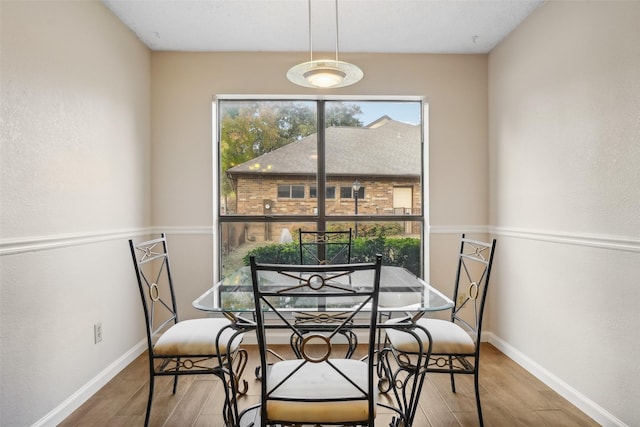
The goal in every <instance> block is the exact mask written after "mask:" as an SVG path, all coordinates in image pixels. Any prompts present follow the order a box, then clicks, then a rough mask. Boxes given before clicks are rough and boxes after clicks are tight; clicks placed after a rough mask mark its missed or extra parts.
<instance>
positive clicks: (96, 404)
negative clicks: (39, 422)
mask: <svg viewBox="0 0 640 427" xmlns="http://www.w3.org/2000/svg"><path fill="white" fill-rule="evenodd" d="M245 348H247V350H248V352H249V363H248V364H247V370H246V372H245V374H244V378H245V379H246V380H247V381H248V382H249V387H250V389H249V392H248V393H247V395H246V396H243V397H241V398H240V405H241V406H242V407H246V406H248V405H251V404H253V403H256V402H257V401H258V394H257V393H259V392H260V388H259V385H258V383H257V381H256V379H255V376H254V367H255V366H257V365H258V363H259V362H258V355H257V351H256V348H255V346H245ZM481 357H482V359H481V368H480V388H481V391H480V397H481V399H482V406H483V412H484V421H485V426H487V427H510V426H531V427H543V426H550V427H574V426H581V427H582V426H586V427H588V426H598V424H597V423H596V422H595V421H593V420H591V419H590V418H589V417H587V416H586V415H585V414H584V413H582V412H581V411H580V410H578V409H577V408H576V407H574V406H573V405H571V404H570V403H569V402H568V401H566V400H565V399H563V398H562V397H560V395H558V394H557V393H556V392H554V391H552V390H551V389H550V388H548V387H547V386H545V385H544V384H543V383H542V382H540V381H539V380H537V379H536V378H534V377H533V376H532V375H531V374H529V373H528V372H527V371H525V370H524V369H523V368H521V367H520V366H519V365H517V364H516V363H515V362H513V361H512V360H510V359H509V358H508V357H506V356H505V355H504V354H502V353H501V352H500V351H498V350H497V349H496V348H495V347H493V346H491V345H490V344H483V348H482V356H481ZM147 363H148V362H147V358H146V355H142V356H140V357H138V358H137V359H136V360H135V361H134V362H132V363H131V364H130V365H129V366H128V367H127V368H125V369H124V370H123V371H122V372H120V373H119V374H118V375H117V376H116V377H115V378H114V379H113V380H111V381H110V382H109V383H108V384H106V385H105V386H104V387H103V388H102V389H101V390H99V391H98V392H97V393H96V394H95V395H93V396H92V397H91V398H90V399H89V400H88V401H87V402H85V403H84V405H82V406H81V407H80V408H78V409H77V410H76V411H75V412H74V413H73V414H71V415H70V416H69V417H68V418H67V419H66V420H64V421H63V422H62V423H61V424H60V425H59V426H60V427H80V426H87V427H88V426H91V427H95V426H127V427H129V426H142V425H143V424H144V413H145V409H146V403H147V396H148V390H149V389H148V386H149V378H148V364H147ZM456 378H457V379H456V386H457V393H455V394H454V393H452V392H451V388H450V383H449V378H448V376H447V375H442V374H440V375H437V374H432V375H430V376H428V382H427V383H425V386H424V389H423V391H422V395H421V398H420V407H419V409H418V413H417V414H416V420H415V423H414V426H415V427H460V426H477V425H478V419H477V413H476V407H475V398H474V392H473V382H472V377H471V376H458V377H456ZM171 386H172V379H171V378H168V377H160V378H157V379H156V389H155V396H154V402H153V407H152V410H151V421H150V426H166V427H169V426H180V427H188V426H194V427H223V422H222V415H221V413H222V400H223V393H224V392H223V390H222V388H221V387H222V386H221V382H220V380H218V379H217V378H216V377H215V376H213V375H207V376H204V375H202V376H183V377H181V378H180V380H179V384H178V391H177V393H176V394H175V395H172V394H171V388H172V387H171ZM390 417H391V415H390V414H388V413H385V412H384V411H380V413H379V414H378V417H377V419H376V426H380V427H383V426H387V425H388V423H389V419H390Z"/></svg>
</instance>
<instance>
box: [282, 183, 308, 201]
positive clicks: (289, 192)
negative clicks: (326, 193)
mask: <svg viewBox="0 0 640 427" xmlns="http://www.w3.org/2000/svg"><path fill="white" fill-rule="evenodd" d="M278 198H279V199H304V185H278Z"/></svg>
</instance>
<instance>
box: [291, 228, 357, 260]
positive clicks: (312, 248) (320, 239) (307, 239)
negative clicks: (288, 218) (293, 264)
mask: <svg viewBox="0 0 640 427" xmlns="http://www.w3.org/2000/svg"><path fill="white" fill-rule="evenodd" d="M351 240H352V239H351V229H349V230H341V231H303V230H302V229H298V242H299V248H300V264H303V265H305V264H310V265H312V264H349V263H351Z"/></svg>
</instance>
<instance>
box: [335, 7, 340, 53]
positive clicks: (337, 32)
mask: <svg viewBox="0 0 640 427" xmlns="http://www.w3.org/2000/svg"><path fill="white" fill-rule="evenodd" d="M335 5H336V62H338V44H339V43H338V34H339V31H338V0H336V2H335Z"/></svg>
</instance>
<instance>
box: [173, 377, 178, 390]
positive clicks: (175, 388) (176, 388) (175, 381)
mask: <svg viewBox="0 0 640 427" xmlns="http://www.w3.org/2000/svg"><path fill="white" fill-rule="evenodd" d="M177 390H178V375H174V376H173V394H176V391H177Z"/></svg>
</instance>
